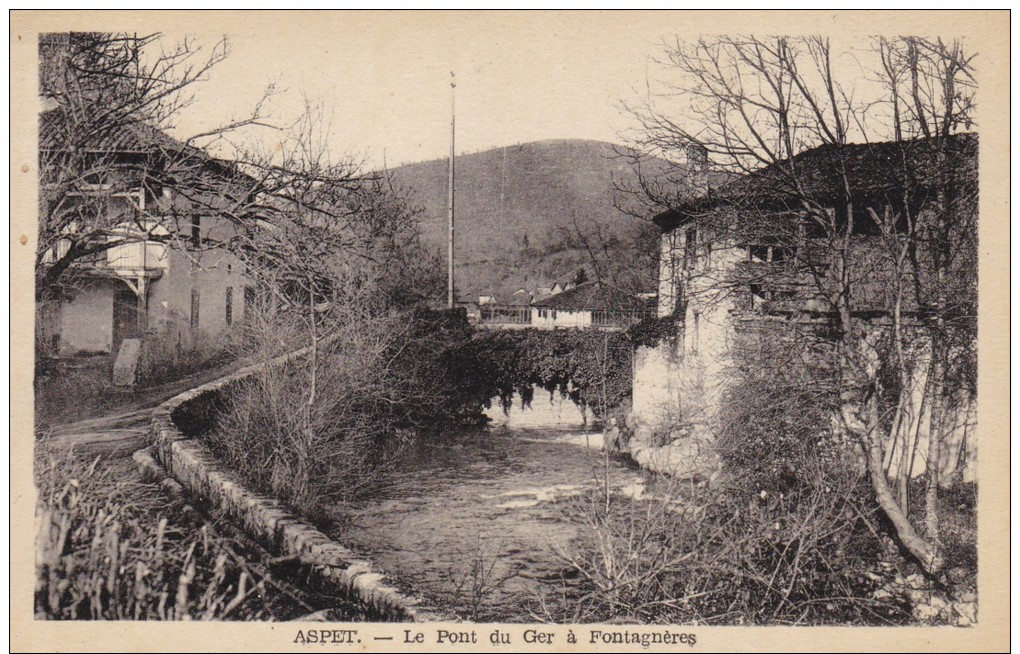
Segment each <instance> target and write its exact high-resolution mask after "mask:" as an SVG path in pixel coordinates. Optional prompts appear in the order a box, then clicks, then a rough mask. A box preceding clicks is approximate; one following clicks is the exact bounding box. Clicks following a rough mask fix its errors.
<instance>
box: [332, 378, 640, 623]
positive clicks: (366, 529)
mask: <svg viewBox="0 0 1020 654" xmlns="http://www.w3.org/2000/svg"><path fill="white" fill-rule="evenodd" d="M489 416H490V418H491V420H492V422H491V424H490V425H489V426H487V427H485V428H482V429H475V430H468V431H462V432H458V433H455V434H450V435H448V436H443V437H441V438H440V437H435V436H433V437H430V438H428V439H424V438H423V439H420V440H419V441H417V442H415V443H412V444H411V445H409V446H408V447H407V449H406V450H405V451H404V452H403V453H402V455H401V456H400V458H399V459H398V460H397V461H396V462H395V464H394V466H393V467H392V469H391V470H390V471H388V472H386V473H384V477H383V480H382V481H383V482H384V483H383V485H382V490H381V491H380V492H379V493H377V494H376V495H375V496H373V497H372V498H371V499H368V500H363V501H361V502H360V503H358V504H357V505H355V507H353V508H354V511H353V522H352V524H351V525H350V526H349V527H348V528H347V529H345V530H344V531H345V533H344V534H343V536H342V538H343V539H344V541H345V542H347V543H348V544H350V545H351V546H352V547H353V548H354V549H356V550H357V551H360V552H363V553H364V554H365V555H367V556H369V557H370V558H371V559H372V561H373V562H374V563H375V565H376V567H377V568H379V569H380V571H382V572H384V573H386V575H387V577H389V578H390V580H391V581H392V582H393V583H394V584H395V585H397V586H399V587H401V588H402V589H404V590H406V591H408V592H410V593H412V594H414V595H417V596H420V597H423V598H425V599H426V600H428V601H429V603H430V604H433V605H436V606H438V607H440V608H441V609H444V610H446V611H452V612H454V613H456V614H457V615H458V616H460V617H463V618H466V619H474V620H479V621H486V620H500V621H515V620H516V621H533V620H535V619H538V618H539V617H541V610H540V609H539V608H538V607H539V606H540V604H541V602H540V600H542V601H545V602H547V603H548V602H556V601H557V599H558V598H561V597H562V591H563V589H564V583H565V582H564V577H568V578H569V576H570V573H568V572H566V571H567V570H569V566H568V565H567V563H566V562H565V561H564V560H563V558H562V557H561V556H560V555H558V554H557V552H558V550H560V551H561V550H562V548H566V547H568V546H569V543H570V541H571V539H572V538H573V537H574V536H575V534H576V531H575V530H576V529H577V527H575V526H574V524H573V523H572V522H571V520H569V519H568V515H567V514H568V512H569V511H570V510H571V507H576V505H577V504H578V503H579V501H580V500H579V496H581V495H582V494H583V493H585V492H586V491H587V490H588V489H591V488H593V487H594V486H595V485H596V484H598V483H602V481H604V480H605V479H606V478H607V476H608V480H609V484H610V486H611V487H612V488H614V489H615V490H616V491H618V492H622V493H624V494H627V495H630V496H632V497H639V496H640V493H641V492H642V491H643V488H644V483H645V477H644V473H642V471H640V470H638V469H635V468H633V467H632V466H629V465H628V464H627V463H626V462H624V461H622V460H618V459H616V458H609V459H608V460H607V459H606V457H604V456H603V454H602V452H601V440H602V439H601V434H600V433H599V432H591V433H586V431H585V427H584V420H583V416H582V414H581V412H580V411H579V410H578V409H577V407H576V406H574V405H573V404H572V403H570V402H569V401H560V400H559V399H558V398H557V399H556V401H554V402H550V400H549V396H548V394H543V393H542V392H536V394H535V400H534V402H533V406H532V407H531V408H530V409H525V408H522V407H521V406H520V403H519V401H515V404H514V407H513V408H512V409H511V411H510V413H509V415H508V416H507V415H504V414H503V412H502V411H501V410H500V409H498V408H496V409H492V410H490V411H489ZM607 465H608V469H607V467H606V466H607ZM607 472H608V475H607ZM566 583H567V584H568V585H569V582H566ZM533 612H534V613H533Z"/></svg>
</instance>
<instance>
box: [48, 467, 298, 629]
mask: <svg viewBox="0 0 1020 654" xmlns="http://www.w3.org/2000/svg"><path fill="white" fill-rule="evenodd" d="M36 485H37V488H38V492H39V496H38V497H39V500H38V506H37V509H36V516H37V524H38V525H39V532H38V537H37V541H36V545H37V548H38V550H37V554H36V556H37V561H38V564H37V566H36V592H35V612H36V617H37V618H38V619H50V620H64V619H71V620H75V619H78V620H83V619H90V620H269V619H277V618H286V617H296V615H299V613H296V612H295V609H296V610H297V611H301V610H302V609H301V607H300V606H296V605H295V604H294V602H292V601H291V600H290V599H288V598H287V597H285V595H284V594H283V593H281V591H280V589H279V588H278V587H277V586H276V582H274V581H273V579H272V578H271V577H270V576H269V575H268V574H267V572H266V571H265V570H264V569H256V568H257V567H258V566H255V565H254V564H252V563H250V561H249V556H250V553H248V552H245V551H244V550H243V549H242V546H241V545H240V544H238V543H236V542H234V541H233V540H231V539H229V538H225V537H224V536H222V535H220V534H218V533H217V532H216V530H215V529H214V528H213V527H211V526H210V525H208V524H203V523H202V522H201V521H200V520H197V521H196V519H195V516H193V515H190V516H189V514H188V513H186V512H185V510H184V508H183V506H182V505H180V504H179V503H174V502H171V503H169V504H168V503H167V501H166V498H164V497H161V496H160V494H159V492H158V491H157V490H155V488H154V487H152V486H149V485H143V484H140V483H137V482H131V481H125V480H123V479H122V478H121V479H119V480H118V479H116V478H115V477H114V475H113V473H111V471H110V470H109V469H108V468H107V467H106V466H105V465H104V463H103V462H101V461H100V460H99V459H96V460H94V461H91V462H89V461H85V460H81V459H78V458H75V457H74V456H72V455H67V454H65V455H59V456H58V455H54V454H49V455H44V456H42V457H41V458H40V460H39V462H38V465H37V467H36Z"/></svg>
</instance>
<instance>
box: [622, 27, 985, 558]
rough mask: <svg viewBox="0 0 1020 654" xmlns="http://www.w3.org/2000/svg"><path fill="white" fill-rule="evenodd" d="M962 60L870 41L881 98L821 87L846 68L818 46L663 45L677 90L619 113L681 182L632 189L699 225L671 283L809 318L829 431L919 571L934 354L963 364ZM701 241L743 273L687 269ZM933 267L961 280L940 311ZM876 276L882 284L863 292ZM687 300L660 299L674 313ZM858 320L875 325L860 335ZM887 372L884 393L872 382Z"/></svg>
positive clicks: (965, 203)
mask: <svg viewBox="0 0 1020 654" xmlns="http://www.w3.org/2000/svg"><path fill="white" fill-rule="evenodd" d="M972 58H973V56H972V55H968V54H965V52H964V49H963V47H962V46H961V45H960V44H955V43H954V44H948V45H947V44H945V43H942V42H941V41H938V40H934V41H931V40H925V39H918V38H902V39H896V40H892V41H890V40H878V41H877V42H876V49H875V52H874V53H872V56H871V58H870V59H869V60H868V61H873V62H874V63H875V65H874V66H873V69H874V71H873V72H874V73H875V74H876V75H877V77H878V78H879V79H880V80H881V84H880V86H881V87H882V89H883V90H882V91H881V92H880V93H879V95H878V96H877V97H873V98H862V97H858V95H857V94H858V87H857V85H855V81H856V79H857V78H856V77H848V78H846V79H843V78H842V77H841V76H840V74H838V73H837V71H840V70H844V69H845V68H846V61H845V60H844V61H841V60H840V57H839V56H838V54H837V53H833V52H832V49H831V45H830V42H829V41H828V40H827V39H823V38H816V37H806V38H787V37H773V38H767V39H763V38H757V37H721V38H715V39H701V40H698V41H697V42H694V43H690V44H686V43H682V42H680V41H679V40H678V41H676V42H675V43H672V44H669V45H668V46H667V47H666V61H665V62H664V63H665V64H666V66H667V68H668V70H669V71H670V72H672V73H675V74H676V75H677V76H678V78H679V81H673V82H669V83H667V84H665V86H664V87H663V88H662V89H661V90H660V92H659V93H658V94H657V95H653V96H652V97H650V99H649V101H648V102H647V103H646V104H645V105H643V106H637V107H632V108H631V109H632V112H633V113H634V115H635V116H636V117H637V119H638V121H639V124H640V126H641V127H640V130H639V137H638V143H637V144H636V145H637V148H636V149H637V151H638V152H640V153H642V156H645V157H647V156H649V154H656V155H661V156H665V157H666V158H667V159H670V160H673V161H681V162H682V163H683V165H682V166H677V171H678V172H677V174H676V175H675V177H676V178H677V179H678V180H681V181H682V182H683V183H681V184H678V185H677V184H673V185H664V184H655V183H651V182H649V183H643V184H642V188H641V189H640V190H641V192H642V193H643V194H644V199H645V202H646V205H647V206H650V207H652V208H654V209H657V210H659V211H662V210H669V209H671V208H674V207H679V206H682V207H683V211H684V212H685V215H686V216H687V217H688V218H694V219H696V220H697V221H698V222H699V224H700V225H701V229H699V231H698V233H697V241H695V242H694V243H692V242H691V238H690V237H688V238H687V239H686V240H684V241H683V242H679V241H678V242H677V243H676V244H675V247H680V248H684V249H685V250H688V251H687V252H684V253H682V255H691V256H679V257H676V259H677V260H678V261H682V262H683V266H682V270H680V271H677V275H678V277H679V286H680V287H681V288H683V289H684V290H685V291H686V292H688V293H694V294H698V295H700V297H699V300H700V301H701V302H711V301H716V302H719V301H722V300H723V299H725V298H732V297H733V296H734V295H735V294H736V293H738V292H742V291H746V289H747V288H748V287H750V288H752V289H754V288H758V289H762V290H760V293H761V295H762V298H761V299H762V300H764V301H765V302H767V303H769V304H771V305H772V306H773V307H776V306H781V305H782V304H783V303H784V301H786V307H785V308H786V309H792V308H793V307H794V305H796V304H799V305H800V307H801V308H802V309H803V307H804V302H803V301H804V299H805V298H808V304H809V305H810V306H811V307H812V312H813V313H814V314H815V315H816V316H820V315H824V316H826V319H827V321H828V322H829V323H830V328H831V329H830V330H829V331H828V332H827V334H828V335H827V337H828V338H833V339H834V348H835V351H836V353H837V355H838V356H837V357H836V359H835V361H836V363H835V368H834V370H833V379H834V381H835V382H836V385H835V387H834V389H833V393H834V394H835V395H836V396H837V397H838V400H839V406H840V410H839V414H840V416H841V418H842V421H843V425H844V427H845V428H846V429H847V430H848V431H849V432H851V433H852V434H854V435H855V436H856V437H857V438H858V440H859V442H860V444H861V446H862V448H863V450H864V452H865V453H866V459H867V469H868V472H869V479H870V482H871V485H872V488H873V491H874V494H875V497H876V499H877V502H878V505H879V506H880V508H881V509H882V511H883V512H884V513H885V514H886V515H887V516H888V518H889V520H890V522H891V523H892V525H893V526H894V528H895V530H896V533H897V535H898V537H899V539H900V541H901V542H902V543H903V544H904V546H905V547H906V548H907V549H908V550H909V551H910V552H911V553H912V554H913V555H914V556H915V557H916V558H917V559H918V561H919V562H921V564H922V565H923V567H924V568H925V570H926V571H928V572H929V573H935V572H937V571H938V570H940V569H941V567H942V566H943V564H944V560H943V557H942V554H941V552H940V551H939V541H938V528H937V521H936V519H935V517H934V516H935V510H934V504H935V500H936V499H937V489H938V474H939V473H938V468H939V463H938V462H939V457H940V454H939V443H940V442H941V441H942V439H943V436H944V434H945V432H946V426H945V425H943V424H941V422H940V421H941V420H942V418H941V417H940V416H943V415H944V413H945V412H944V411H943V410H942V408H940V407H941V405H942V404H943V403H945V402H946V401H947V397H948V395H947V393H946V389H945V388H944V384H943V381H942V380H943V378H944V377H946V376H947V374H949V373H948V372H947V371H948V369H950V368H952V367H954V366H955V367H956V369H957V370H956V372H957V373H958V372H959V367H960V365H961V361H960V356H964V357H965V355H962V354H961V355H960V356H957V357H956V360H955V361H954V363H953V364H950V362H949V359H950V358H951V356H950V354H949V352H950V350H952V351H954V352H956V353H958V354H959V353H960V352H961V351H962V352H966V351H967V350H968V347H969V346H968V345H967V343H968V342H969V341H968V338H967V335H968V333H970V334H972V332H968V330H970V329H972V326H973V313H972V309H973V306H974V305H973V301H972V300H973V298H974V297H975V294H974V292H973V289H971V288H970V287H971V286H972V285H973V283H974V281H975V275H976V263H975V261H976V260H975V259H974V248H973V247H972V241H973V236H974V232H975V231H976V230H975V229H974V220H975V216H976V203H975V202H974V200H975V198H976V183H975V180H976V175H974V174H973V173H974V171H973V170H972V168H973V165H974V164H973V162H974V161H975V160H976V157H975V156H974V152H973V147H972V146H974V140H973V139H966V138H962V139H961V138H957V137H956V133H957V132H958V131H959V130H961V129H965V128H968V127H970V126H971V124H972V118H971V115H972V109H973V105H974V101H973V80H972V77H971V76H972ZM862 74H863V71H862ZM667 99H668V100H674V99H678V100H679V101H680V102H682V103H683V105H684V110H683V116H682V117H679V116H677V113H679V112H674V111H672V110H671V108H664V107H662V106H660V105H661V103H662V102H664V101H666V100H667ZM918 137H920V139H919V138H918ZM873 140H877V141H886V142H888V141H890V140H892V143H893V147H887V148H886V149H884V150H882V152H883V156H885V155H888V157H887V159H886V161H885V162H884V163H883V165H882V166H881V167H878V166H875V165H873V164H874V163H875V162H874V161H873V160H868V157H869V156H873V155H870V154H869V153H870V152H875V150H871V149H869V148H868V146H867V145H864V146H862V145H861V142H864V143H867V142H868V141H873ZM702 154H704V155H705V156H704V157H701V156H700V155H702ZM692 155H693V156H692ZM888 158H891V159H892V161H893V163H892V165H888ZM862 162H863V163H862ZM967 162H970V163H967ZM876 170H881V173H879V175H884V176H885V177H884V178H882V177H876V174H875V172H876ZM713 174H714V175H713ZM713 182H714V184H713ZM720 207H724V209H723V210H720ZM702 208H703V210H702ZM713 245H714V247H716V248H731V249H732V248H734V247H737V248H738V249H742V250H746V251H747V253H748V257H749V263H750V264H751V265H745V266H737V267H736V268H735V269H729V270H726V271H725V272H723V271H721V270H720V269H719V268H718V267H712V266H708V265H704V257H701V262H700V263H698V259H699V258H698V257H697V256H694V255H696V254H697V253H698V252H704V251H705V248H712V247H713ZM757 264H761V265H757ZM951 270H952V271H954V273H952V274H957V275H959V276H958V277H957V279H961V278H962V279H963V280H966V281H963V282H961V286H962V287H965V288H961V289H960V290H961V294H960V295H959V296H958V299H959V301H950V295H949V293H951V292H952V291H951V290H949V282H948V279H949V276H950V274H951V273H950V271H951ZM877 280H885V281H888V282H889V285H888V286H889V287H888V288H882V289H880V290H881V292H880V293H876V292H875V289H874V288H873V287H874V286H875V285H876V281H877ZM805 282H806V284H807V288H804V287H803V286H804V284H805ZM798 285H800V286H801V287H800V288H798ZM784 286H785V288H784ZM753 295H754V291H753V290H752V296H753ZM687 299H688V298H681V301H679V302H678V303H677V305H678V308H679V312H680V314H679V315H681V316H682V315H683V312H684V311H685V305H686V301H687ZM798 300H799V302H798ZM876 310H879V312H880V313H881V315H883V316H885V319H884V320H886V321H887V322H891V325H888V326H889V327H891V328H889V329H887V328H886V326H884V325H878V324H877V323H876V321H875V320H874V319H873V316H874V312H875V311H876ZM949 316H953V320H954V321H955V324H954V328H953V329H950V328H949V326H948V325H947V323H946V320H947V319H948V317H949ZM880 322H881V321H880ZM918 328H921V329H924V330H926V332H927V334H928V339H929V342H930V343H931V352H932V354H931V357H930V364H929V366H930V370H929V371H928V373H927V374H926V375H922V377H924V378H925V379H926V380H927V381H926V382H925V383H926V389H925V397H927V398H930V399H931V401H932V402H934V403H935V406H936V408H935V409H934V410H932V411H931V412H930V415H931V429H930V436H929V452H928V453H927V456H928V458H929V464H928V473H927V474H928V476H929V484H928V489H929V492H928V501H927V504H928V511H927V519H926V521H925V523H926V524H925V527H926V528H925V530H924V533H922V532H921V531H920V530H919V529H918V528H917V526H916V525H915V523H914V521H913V520H912V519H911V516H910V514H909V509H908V502H907V500H906V493H907V490H906V488H907V486H906V482H905V478H904V477H901V479H900V485H899V488H898V491H897V490H896V489H894V488H892V487H891V486H890V483H889V480H888V478H887V475H886V467H885V464H886V461H887V459H888V456H889V450H890V449H891V448H892V447H893V444H894V443H895V441H896V438H897V437H898V436H897V434H896V433H894V432H895V430H896V425H900V424H903V423H905V422H906V421H907V420H908V418H909V416H907V415H906V414H907V413H908V412H909V411H910V408H909V407H910V397H911V395H912V394H913V393H914V390H915V388H916V384H917V383H918V382H917V379H918V375H917V370H916V369H917V367H918V362H919V361H920V360H922V359H923V357H918V356H917V354H916V352H913V351H911V348H910V346H909V342H910V340H911V334H913V333H914V332H916V331H917V329H918ZM951 332H952V333H953V334H954V335H953V336H952V337H950V336H949V334H950V333H951ZM950 342H954V343H956V345H955V346H950ZM890 370H891V371H893V372H892V378H895V379H898V382H897V383H896V384H893V386H889V384H888V383H887V382H886V381H885V380H886V379H887V377H886V376H884V375H886V374H887V372H888V371H890ZM953 376H956V377H959V374H954V375H953ZM890 396H894V397H893V399H892V400H890V401H888V402H887V400H888V398H889V397H890ZM899 451H901V452H902V451H903V450H902V449H901V450H899ZM904 456H909V455H907V454H904ZM899 474H900V475H904V474H909V472H908V471H904V470H902V469H901V470H900V473H899ZM897 492H898V493H899V495H900V497H899V498H897V497H896V495H897ZM897 500H898V501H897Z"/></svg>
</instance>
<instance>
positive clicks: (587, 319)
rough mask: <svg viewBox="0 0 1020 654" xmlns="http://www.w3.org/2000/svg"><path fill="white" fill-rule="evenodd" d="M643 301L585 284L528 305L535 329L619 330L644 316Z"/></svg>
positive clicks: (607, 287) (602, 285) (606, 287)
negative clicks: (593, 328) (592, 328)
mask: <svg viewBox="0 0 1020 654" xmlns="http://www.w3.org/2000/svg"><path fill="white" fill-rule="evenodd" d="M648 313H649V309H648V304H647V302H646V301H643V300H641V299H639V298H637V297H635V296H634V295H632V294H630V293H627V292H626V291H623V290H621V289H619V288H616V287H615V286H611V285H609V284H605V283H601V282H585V283H583V284H579V285H577V286H574V287H572V288H570V289H569V290H566V291H562V292H560V293H557V294H555V295H552V296H550V297H547V298H545V299H541V300H537V301H535V302H533V303H532V305H531V325H532V326H533V327H536V328H539V329H568V328H580V329H586V328H591V327H595V328H600V329H623V328H625V327H628V326H630V325H631V324H634V323H636V322H639V321H640V320H641V319H642V318H644V317H646V315H648Z"/></svg>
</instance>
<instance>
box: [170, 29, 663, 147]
mask: <svg viewBox="0 0 1020 654" xmlns="http://www.w3.org/2000/svg"><path fill="white" fill-rule="evenodd" d="M655 16H656V15H647V14H626V13H616V14H607V15H601V14H598V13H594V14H584V15H569V16H563V15H557V14H542V15H535V14H530V15H528V14H525V15H519V14H514V15H506V14H498V13H493V14H480V15H479V14H476V15H473V16H465V15H457V14H453V15H438V14H432V13H426V14H417V15H410V16H409V15H395V14H391V13H381V14H376V13H367V14H324V15H315V16H313V18H314V19H315V20H314V24H312V23H311V22H298V23H294V22H293V21H292V22H290V23H288V24H286V25H284V26H282V27H281V28H280V29H276V30H274V31H273V32H272V33H267V32H266V31H265V25H262V24H260V25H258V26H257V28H255V27H256V26H251V27H252V28H255V29H245V27H244V25H239V27H238V29H236V30H231V31H230V32H229V34H228V37H229V41H230V48H231V49H230V54H229V56H228V58H227V59H226V60H225V61H223V62H222V63H220V64H219V65H217V66H216V67H215V68H214V69H213V70H212V71H211V73H210V74H209V79H208V82H206V83H204V84H202V85H201V86H200V87H196V96H195V102H194V104H193V105H192V106H191V107H189V109H188V110H187V111H186V112H185V113H184V114H182V116H181V118H180V120H179V121H178V134H179V135H187V134H189V133H197V132H200V131H204V130H205V129H208V128H210V127H212V126H215V125H216V124H218V123H223V122H225V121H227V120H229V119H230V118H232V117H240V116H242V115H244V114H245V113H246V112H249V111H250V110H251V108H252V107H253V106H254V105H255V103H256V102H257V101H258V99H259V98H260V96H261V94H262V92H263V90H264V89H265V87H266V85H267V84H268V83H269V82H270V81H275V82H276V83H277V84H278V85H279V86H280V87H281V88H282V89H285V90H284V91H283V92H282V93H281V94H280V95H278V96H277V97H276V98H274V100H273V101H272V102H271V104H270V107H269V109H270V113H271V114H272V117H273V119H274V121H276V122H277V123H281V124H282V123H286V122H287V121H289V120H293V119H294V118H295V117H296V116H298V115H299V114H300V113H301V110H302V107H303V103H304V98H308V99H309V100H311V101H313V102H321V103H322V104H323V106H324V108H325V109H326V110H327V112H329V113H331V115H332V131H331V138H330V143H331V149H332V150H333V151H334V153H337V152H339V153H345V154H349V155H351V156H354V157H358V158H364V159H365V160H366V162H367V163H368V164H369V165H370V166H372V167H377V166H379V165H381V164H382V163H383V162H384V160H385V163H386V164H388V165H390V166H395V165H399V164H401V163H407V162H413V161H422V160H428V159H435V158H440V157H446V156H447V154H448V152H449V147H450V145H449V143H450V113H451V89H450V81H451V76H450V73H451V71H454V72H455V73H456V84H457V88H456V114H457V146H456V150H457V153H458V154H462V153H466V152H474V151H479V150H484V149H487V148H491V147H497V146H501V145H511V144H514V143H524V142H529V141H536V140H542V139H553V138H581V139H597V140H605V141H613V142H620V141H622V140H624V139H625V136H624V135H622V132H624V131H625V130H627V129H628V128H630V127H633V125H634V123H633V122H632V119H630V118H628V116H626V115H625V113H623V112H621V110H620V102H621V100H627V101H632V100H634V99H636V98H639V97H640V89H641V88H642V87H643V85H644V83H645V79H646V74H647V73H648V71H649V70H650V67H652V66H653V64H652V63H651V58H652V57H654V56H656V55H658V54H659V53H661V51H662V48H661V42H662V39H663V38H668V37H669V36H670V35H671V34H674V33H676V32H677V31H678V30H681V29H682V28H683V24H682V20H679V16H674V21H673V22H672V23H670V22H669V21H663V20H661V16H660V17H659V19H658V20H653V18H655ZM175 36H179V35H177V34H172V33H168V34H167V37H166V38H168V39H172V38H174V37H175ZM196 36H198V37H199V39H200V40H201V41H202V42H204V43H206V44H207V45H209V46H211V45H212V44H213V43H214V42H215V41H216V40H217V39H218V38H219V36H220V35H219V34H216V33H201V32H196Z"/></svg>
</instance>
